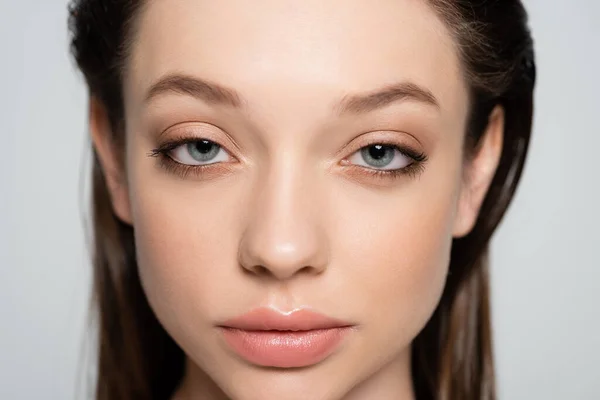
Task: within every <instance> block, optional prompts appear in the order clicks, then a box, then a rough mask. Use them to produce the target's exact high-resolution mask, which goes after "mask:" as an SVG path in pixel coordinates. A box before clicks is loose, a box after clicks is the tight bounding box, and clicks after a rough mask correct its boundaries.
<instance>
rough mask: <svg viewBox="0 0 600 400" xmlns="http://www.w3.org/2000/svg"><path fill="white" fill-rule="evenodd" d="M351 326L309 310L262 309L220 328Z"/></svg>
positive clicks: (283, 329)
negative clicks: (283, 310)
mask: <svg viewBox="0 0 600 400" xmlns="http://www.w3.org/2000/svg"><path fill="white" fill-rule="evenodd" d="M351 325H352V324H351V323H348V322H344V321H341V320H338V319H335V318H331V317H328V316H326V315H323V314H319V313H317V312H314V311H311V310H308V309H297V310H294V311H291V312H285V313H284V312H280V311H276V310H274V309H272V308H267V307H260V308H256V309H254V310H251V311H250V312H248V313H246V314H243V315H241V316H238V317H235V318H232V319H229V320H227V321H225V322H224V323H223V324H221V325H220V326H222V327H226V328H236V329H242V330H248V331H269V330H278V331H308V330H313V329H331V328H340V327H348V326H351Z"/></svg>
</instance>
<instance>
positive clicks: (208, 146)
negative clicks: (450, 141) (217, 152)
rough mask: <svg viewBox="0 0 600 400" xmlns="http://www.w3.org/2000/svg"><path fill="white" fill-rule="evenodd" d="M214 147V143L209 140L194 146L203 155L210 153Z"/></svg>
mask: <svg viewBox="0 0 600 400" xmlns="http://www.w3.org/2000/svg"><path fill="white" fill-rule="evenodd" d="M213 146H214V143H212V142H210V141H208V140H202V141H199V142H196V144H195V145H194V147H195V148H196V150H197V151H198V152H200V153H202V154H206V153H210V151H211V150H212V148H213Z"/></svg>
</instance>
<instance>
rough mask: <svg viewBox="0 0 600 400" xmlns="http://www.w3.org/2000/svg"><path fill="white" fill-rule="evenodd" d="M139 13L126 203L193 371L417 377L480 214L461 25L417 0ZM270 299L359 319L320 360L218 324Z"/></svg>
mask: <svg viewBox="0 0 600 400" xmlns="http://www.w3.org/2000/svg"><path fill="white" fill-rule="evenodd" d="M136 28H137V29H136V31H135V32H134V33H135V38H134V39H135V40H134V41H133V46H132V48H131V54H130V58H129V59H128V63H127V71H126V79H125V103H126V126H127V129H126V131H127V133H126V134H127V145H126V158H125V160H126V182H127V183H126V184H123V185H121V186H119V185H116V186H117V187H115V186H114V185H113V186H112V187H113V189H112V190H113V204H114V208H115V211H116V212H117V214H118V215H119V217H120V218H121V219H123V220H125V221H126V222H129V223H131V224H132V225H133V227H134V231H135V242H136V251H137V256H138V263H139V269H140V276H141V280H142V284H143V288H144V290H145V293H146V295H147V297H148V300H149V302H150V305H151V307H152V309H153V310H154V312H155V313H156V315H157V317H158V319H159V320H160V322H161V323H162V324H163V326H164V327H165V329H166V330H167V331H168V333H169V334H170V335H171V336H172V337H173V338H174V340H175V341H176V342H177V343H178V344H179V345H180V346H181V348H182V349H183V350H184V351H185V353H186V355H187V356H188V357H189V361H190V364H189V369H188V379H187V381H189V382H194V383H189V385H190V387H192V386H194V385H196V386H197V387H198V386H199V385H200V383H199V382H202V385H206V386H205V387H204V390H206V391H210V390H214V388H216V387H218V388H220V389H219V390H222V391H223V392H224V393H225V394H226V395H227V396H229V397H231V398H235V399H338V398H342V397H344V396H347V397H346V398H348V399H355V398H387V397H385V396H386V393H387V394H390V393H396V394H398V393H402V392H403V391H406V390H410V345H411V341H412V340H413V339H414V338H415V336H416V335H417V334H418V333H419V331H420V330H421V329H422V328H423V327H424V325H425V324H426V322H427V321H428V319H429V318H430V316H431V315H432V313H433V311H434V309H435V307H436V305H437V304H438V301H439V299H440V295H441V293H442V290H443V288H444V284H445V279H446V275H447V270H448V264H449V255H450V248H451V241H452V238H453V236H458V235H462V234H465V233H466V232H467V231H468V229H469V227H470V226H471V225H472V221H473V219H474V215H475V211H469V210H470V208H469V207H463V206H461V202H462V201H463V200H461V199H463V198H465V197H466V196H464V194H465V190H467V189H466V186H465V182H464V180H463V169H464V165H463V151H462V148H463V142H464V132H465V123H466V117H467V110H468V96H467V89H466V84H465V82H464V79H463V75H462V74H463V72H462V70H461V66H460V63H459V59H458V56H457V52H456V45H455V43H454V42H453V39H452V37H451V36H450V34H449V31H448V30H447V28H446V26H445V24H444V23H443V22H442V21H441V20H439V19H438V17H437V14H436V13H435V12H434V11H433V10H432V9H431V8H430V6H429V5H428V4H427V3H426V2H423V1H412V0H379V1H376V2H373V1H372V0H369V1H367V0H344V1H342V0H333V1H326V2H324V1H321V0H307V1H301V2H298V1H281V0H277V1H275V0H262V1H251V2H250V1H241V0H220V1H208V0H180V1H150V2H148V3H147V4H146V6H145V7H144V8H143V9H142V10H141V12H140V14H139V18H138V20H137V24H136ZM182 140H186V141H191V143H189V144H188V145H186V144H182V143H183V142H182ZM203 140H208V141H209V142H202V141H203ZM194 141H195V142H194ZM379 145H383V147H381V146H379ZM105 158H106V157H105ZM394 170H395V171H396V173H394V174H392V173H390V171H394ZM386 171H387V172H386ZM467 197H468V196H467ZM257 307H268V308H271V309H273V310H278V311H280V312H289V311H292V310H296V309H304V308H307V309H311V310H313V311H316V312H318V313H321V314H325V315H326V316H329V317H331V318H336V319H338V320H342V321H345V322H347V323H349V324H351V325H352V328H351V329H348V330H345V332H344V335H343V336H342V340H341V341H339V343H338V344H337V346H334V347H333V348H330V349H329V350H328V351H327V352H326V353H327V354H325V355H324V353H323V354H321V356H318V355H317V356H315V357H316V358H314V359H313V360H312V361H306V362H305V364H307V365H302V366H300V367H297V366H296V367H293V368H291V367H289V365H288V366H285V365H283V364H285V360H284V361H281V359H279V361H273V362H272V365H268V364H269V362H270V361H269V360H272V359H273V358H272V357H271V359H269V358H268V356H265V357H266V361H265V357H263V358H262V360H263V361H262V363H261V362H259V361H257V360H256V359H254V360H253V359H248V357H244V355H243V354H240V353H239V351H236V349H235V348H234V347H235V346H233V347H232V345H231V342H229V341H228V340H227V338H226V336H227V335H226V334H225V333H224V331H225V329H223V328H221V327H219V325H222V324H224V323H225V321H227V320H229V319H231V318H233V317H237V316H239V315H242V314H244V313H247V312H249V311H251V310H253V309H256V308H257ZM282 335H284V334H283V333H282ZM281 337H282V336H280V337H279V339H277V338H276V340H280V341H281V340H284V341H285V340H287V339H285V338H284V339H281ZM238 339H239V338H238ZM244 343H246V342H243V343H242V345H245V344H244ZM303 343H304V342H303ZM246 344H247V343H246ZM271 345H273V343H271ZM265 346H266V345H265ZM250 351H251V352H252V351H254V352H255V353H256V352H257V351H261V350H260V345H259V348H258V350H257V349H256V348H254V350H250ZM282 351H283V355H284V356H285V354H287V353H285V349H284V350H282ZM308 351H310V349H309V350H308ZM292 363H293V362H292ZM190 377H194V378H193V379H192V378H190ZM215 384H216V385H215ZM210 387H212V389H211V388H210ZM188 389H189V388H188ZM188 389H186V390H188ZM216 391H218V390H216ZM405 393H410V392H405ZM361 396H362V397H361ZM393 398H396V397H393ZM398 398H399V397H398Z"/></svg>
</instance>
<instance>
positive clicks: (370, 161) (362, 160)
mask: <svg viewBox="0 0 600 400" xmlns="http://www.w3.org/2000/svg"><path fill="white" fill-rule="evenodd" d="M348 160H349V161H350V162H352V163H355V164H358V165H361V166H363V167H368V168H373V169H384V170H394V169H402V168H406V167H408V166H409V165H410V164H412V163H413V161H414V160H413V159H412V158H410V157H409V156H407V155H405V154H403V153H402V152H401V151H400V149H398V147H397V146H394V145H387V144H374V145H370V146H365V147H363V148H362V149H360V150H359V151H357V152H356V153H354V154H353V155H352V156H351V157H350V158H349V159H348Z"/></svg>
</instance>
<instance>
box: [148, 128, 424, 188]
mask: <svg viewBox="0 0 600 400" xmlns="http://www.w3.org/2000/svg"><path fill="white" fill-rule="evenodd" d="M201 140H207V141H209V142H211V143H214V144H215V145H217V146H219V147H220V148H222V149H223V150H224V151H227V150H225V148H224V146H222V145H221V144H219V143H218V142H216V141H214V140H210V139H205V138H198V137H194V138H189V137H181V138H177V139H174V140H171V141H169V142H167V143H164V144H163V145H161V146H160V147H158V148H156V149H154V150H152V151H151V152H150V153H149V154H148V155H149V156H150V157H158V158H159V159H160V166H161V167H162V168H164V169H165V170H166V171H167V172H169V173H174V174H177V175H179V176H180V177H182V178H185V177H187V176H189V175H190V174H192V173H193V174H196V175H202V173H203V172H205V171H207V170H210V169H212V168H215V166H216V165H219V164H223V163H221V162H217V163H212V164H205V165H188V164H182V163H180V162H177V161H175V160H174V159H173V158H172V157H171V156H170V155H169V153H171V152H172V151H173V150H175V149H176V148H178V147H180V146H184V145H187V144H190V143H196V142H199V141H201ZM374 145H383V146H386V147H391V148H393V149H395V150H398V152H399V153H400V154H402V155H403V156H405V157H408V158H410V159H411V160H413V162H412V163H410V164H409V165H407V166H406V167H403V168H400V169H388V170H383V169H375V168H369V167H364V166H361V165H358V166H357V165H354V164H348V165H352V168H354V167H358V168H359V169H361V170H362V172H364V173H366V174H367V175H369V176H371V177H373V178H375V179H379V180H390V179H391V180H395V179H398V178H400V177H403V176H409V177H411V178H415V177H417V176H418V175H419V174H421V173H422V172H423V170H424V164H425V162H427V156H426V155H425V153H422V152H419V151H417V150H415V149H413V148H411V147H408V146H400V145H398V144H395V143H391V142H388V141H385V140H372V141H370V142H367V143H366V144H365V145H363V146H362V147H360V148H359V149H358V150H357V151H361V150H362V149H363V148H367V147H370V146H374ZM355 153H356V152H355ZM355 153H352V154H355ZM219 168H226V167H223V166H221V165H219Z"/></svg>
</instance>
